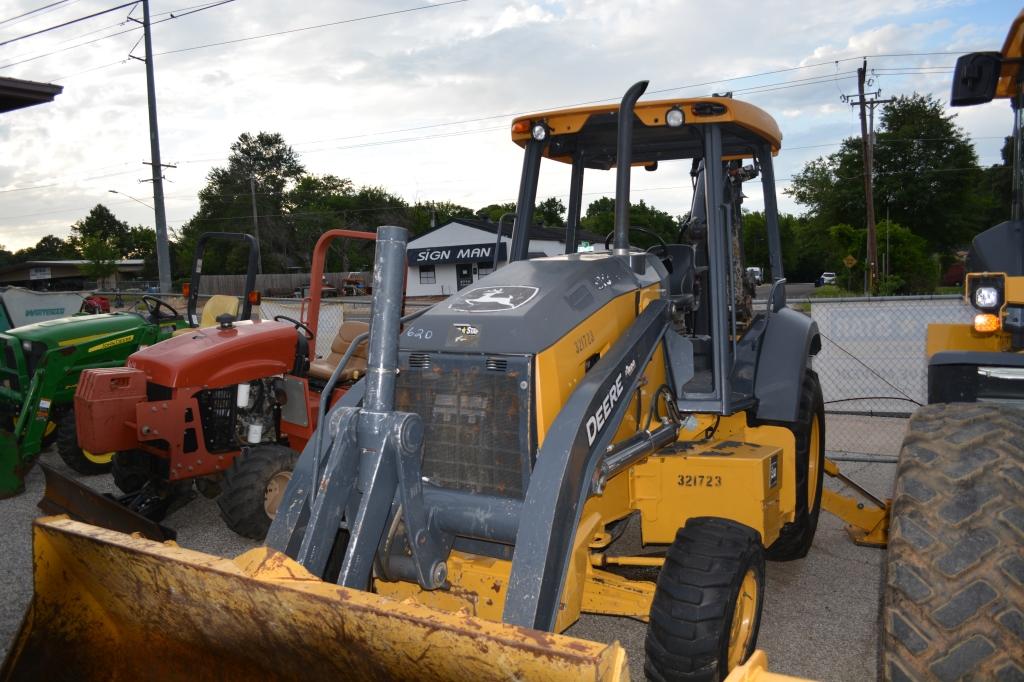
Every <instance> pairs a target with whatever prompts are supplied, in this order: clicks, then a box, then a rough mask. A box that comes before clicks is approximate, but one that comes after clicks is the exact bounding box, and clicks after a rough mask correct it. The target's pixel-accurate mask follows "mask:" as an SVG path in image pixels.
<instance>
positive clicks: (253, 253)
mask: <svg viewBox="0 0 1024 682" xmlns="http://www.w3.org/2000/svg"><path fill="white" fill-rule="evenodd" d="M211 239H224V240H226V241H240V242H246V243H247V244H248V246H249V262H248V264H247V265H246V269H245V291H244V293H243V294H242V313H241V314H240V315H239V316H238V319H239V320H248V319H249V317H250V316H251V315H252V302H251V301H250V300H249V293H250V292H251V291H253V290H254V289H255V288H256V270H257V269H258V264H259V262H260V245H259V242H257V241H256V238H255V237H253V236H252V235H251V234H246V233H244V232H204V233H203V234H201V235H199V238H198V239H197V240H196V252H195V254H194V255H193V256H192V276H191V277H190V278H189V284H188V317H187V320H188V325H189V326H190V327H195V326H197V325H198V322H197V321H195V320H197V317H196V306H197V305H198V303H199V278H200V277H201V276H202V273H203V252H205V251H206V242H208V241H210V240H211Z"/></svg>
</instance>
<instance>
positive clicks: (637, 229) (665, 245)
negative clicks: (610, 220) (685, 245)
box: [604, 227, 668, 253]
mask: <svg viewBox="0 0 1024 682" xmlns="http://www.w3.org/2000/svg"><path fill="white" fill-rule="evenodd" d="M629 231H630V232H643V233H644V234H646V235H647V236H648V237H654V238H655V239H657V240H658V246H660V247H661V250H662V253H668V242H666V241H665V239H664V237H662V236H661V235H660V234H658V233H657V232H654V231H653V230H648V229H647V228H645V227H630V228H629ZM614 237H615V231H614V230H613V231H611V232H609V233H608V236H607V237H605V238H604V248H605V249H608V248H609V247H610V246H611V245H612V238H614ZM653 248H655V247H654V246H652V247H651V248H650V249H647V251H648V252H650V251H651V249H653Z"/></svg>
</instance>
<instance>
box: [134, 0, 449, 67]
mask: <svg viewBox="0 0 1024 682" xmlns="http://www.w3.org/2000/svg"><path fill="white" fill-rule="evenodd" d="M464 2H469V0H448V1H447V2H439V3H437V4H436V5H420V6H418V7H410V8H408V9H399V10H395V11H393V12H381V13H380V14H370V15H368V16H364V17H356V18H354V19H342V20H339V21H330V22H327V23H323V24H316V25H314V26H303V27H300V28H291V29H287V30H285V31H274V32H273V33H262V34H260V35H255V36H246V37H245V38H235V39H234V40H222V41H220V42H216V43H206V44H205V45H193V46H192V47H182V48H179V49H177V50H167V51H166V52H157V53H156V54H155V55H154V56H155V57H161V56H163V55H168V54H178V53H180V52H191V51H193V50H203V49H205V48H208V47H218V46H220V45H234V44H235V43H244V42H247V41H249V40H259V39H261V38H273V37H275V36H283V35H289V34H291V33H300V32H302V31H312V30H313V29H317V28H326V27H328V26H340V25H342V24H352V23H355V22H357V21H367V20H368V19H380V18H382V17H391V16H395V15H397V14H408V13H409V12H419V11H421V10H425V9H435V8H437V7H446V6H448V5H458V4H461V3H464Z"/></svg>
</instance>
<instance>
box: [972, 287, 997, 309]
mask: <svg viewBox="0 0 1024 682" xmlns="http://www.w3.org/2000/svg"><path fill="white" fill-rule="evenodd" d="M974 305H976V306H977V307H979V308H995V307H996V306H997V305H999V290H998V289H996V288H995V287H978V288H977V289H976V290H975V291H974Z"/></svg>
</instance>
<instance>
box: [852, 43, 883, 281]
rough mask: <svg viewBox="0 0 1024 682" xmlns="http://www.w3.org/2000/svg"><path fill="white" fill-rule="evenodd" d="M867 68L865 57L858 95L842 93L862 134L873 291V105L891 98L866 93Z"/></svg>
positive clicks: (875, 273)
mask: <svg viewBox="0 0 1024 682" xmlns="http://www.w3.org/2000/svg"><path fill="white" fill-rule="evenodd" d="M867 71H868V60H867V59H865V60H864V62H863V65H862V66H861V67H860V68H859V69H857V97H856V100H854V98H853V97H848V96H846V95H843V101H844V102H849V103H850V106H855V107H860V137H861V150H862V153H863V157H864V206H865V208H866V212H867V220H866V222H867V228H868V230H867V232H868V244H867V260H868V269H867V275H868V287H869V288H870V290H871V292H872V293H874V292H875V291H877V290H878V243H877V239H876V237H875V197H874V182H873V178H872V175H873V170H874V161H875V149H874V147H875V141H874V134H875V131H874V127H875V126H874V123H875V107H876V106H878V105H880V104H885V103H887V102H891V101H892V100H890V99H878V95H879V94H881V91H880V90H876V91H875V92H872V93H865V92H864V86H865V82H866V81H867ZM868 94H870V95H871V97H872V99H870V100H869V99H867V95H868ZM869 110H870V116H871V126H870V130H869V128H868V112H869Z"/></svg>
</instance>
